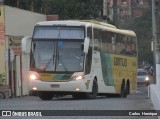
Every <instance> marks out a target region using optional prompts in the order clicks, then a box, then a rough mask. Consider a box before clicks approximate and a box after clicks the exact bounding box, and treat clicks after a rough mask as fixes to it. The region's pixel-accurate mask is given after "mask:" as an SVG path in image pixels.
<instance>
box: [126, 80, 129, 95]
mask: <svg viewBox="0 0 160 119" xmlns="http://www.w3.org/2000/svg"><path fill="white" fill-rule="evenodd" d="M126 93H127V95H128V94H130V81H129V80H127V84H126Z"/></svg>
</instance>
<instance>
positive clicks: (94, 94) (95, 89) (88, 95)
mask: <svg viewBox="0 0 160 119" xmlns="http://www.w3.org/2000/svg"><path fill="white" fill-rule="evenodd" d="M97 94H98V84H97V80H94V81H93V86H92V92H91V93H85V98H87V99H94V98H96V97H97Z"/></svg>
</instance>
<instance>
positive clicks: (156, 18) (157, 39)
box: [152, 0, 160, 85]
mask: <svg viewBox="0 0 160 119" xmlns="http://www.w3.org/2000/svg"><path fill="white" fill-rule="evenodd" d="M152 18H153V20H152V25H153V42H154V43H153V44H154V60H155V63H154V64H155V81H156V82H155V83H156V84H157V85H160V1H159V0H153V1H152Z"/></svg>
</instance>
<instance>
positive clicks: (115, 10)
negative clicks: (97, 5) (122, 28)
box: [103, 0, 149, 26]
mask: <svg viewBox="0 0 160 119" xmlns="http://www.w3.org/2000/svg"><path fill="white" fill-rule="evenodd" d="M106 6H107V7H106ZM148 7H149V0H103V13H104V14H103V15H105V16H107V17H108V18H109V19H110V20H113V21H114V22H115V23H116V25H117V26H118V24H124V23H126V20H130V19H132V18H135V17H139V16H142V14H143V11H144V10H145V9H147V8H148Z"/></svg>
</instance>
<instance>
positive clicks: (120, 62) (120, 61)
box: [114, 57, 127, 67]
mask: <svg viewBox="0 0 160 119" xmlns="http://www.w3.org/2000/svg"><path fill="white" fill-rule="evenodd" d="M114 65H117V66H123V67H126V66H127V59H125V58H117V57H114Z"/></svg>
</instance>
